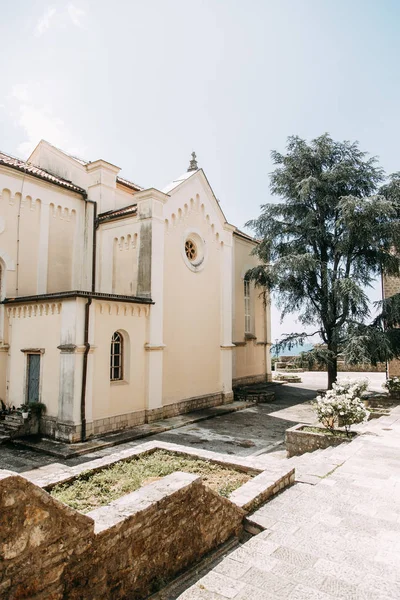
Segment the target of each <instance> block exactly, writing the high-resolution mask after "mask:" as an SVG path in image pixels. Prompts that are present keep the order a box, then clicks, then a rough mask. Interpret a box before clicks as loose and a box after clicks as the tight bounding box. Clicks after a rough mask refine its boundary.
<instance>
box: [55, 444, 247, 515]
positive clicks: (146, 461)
mask: <svg viewBox="0 0 400 600" xmlns="http://www.w3.org/2000/svg"><path fill="white" fill-rule="evenodd" d="M175 471H184V472H185V473H195V474H196V475H200V476H201V477H202V479H203V482H204V483H205V484H206V485H208V486H209V487H210V488H211V489H212V490H214V491H215V492H218V494H220V495H221V496H225V497H227V496H229V495H230V494H231V492H233V491H234V490H236V489H237V488H238V487H240V486H241V485H243V484H244V483H246V482H247V481H249V479H251V477H252V475H249V474H247V473H241V472H240V471H235V470H234V469H232V468H229V467H223V466H221V465H218V464H215V463H212V462H208V461H205V460H200V459H196V458H190V457H186V456H181V455H179V454H175V453H173V452H167V451H165V450H156V452H153V453H152V454H147V455H145V456H141V457H139V458H133V459H132V460H129V461H121V462H118V463H115V464H114V465H111V466H110V467H107V468H105V469H102V470H101V471H97V472H96V473H91V472H90V471H87V472H85V473H82V474H81V475H79V476H78V477H77V478H76V479H74V480H73V481H70V482H68V483H63V484H60V485H57V486H55V487H54V488H53V489H52V490H51V492H50V494H51V495H52V496H53V497H54V498H57V500H60V501H61V502H64V504H68V506H71V507H72V508H75V509H76V510H79V511H80V512H83V513H87V512H89V511H91V510H93V509H94V508H98V507H99V506H104V505H105V504H108V503H109V502H111V501H112V500H116V499H117V498H120V497H121V496H124V495H125V494H129V493H130V492H134V491H135V490H137V489H139V488H140V487H141V486H142V485H146V484H147V483H151V482H152V481H156V480H157V479H160V478H161V477H165V475H170V474H171V473H174V472H175Z"/></svg>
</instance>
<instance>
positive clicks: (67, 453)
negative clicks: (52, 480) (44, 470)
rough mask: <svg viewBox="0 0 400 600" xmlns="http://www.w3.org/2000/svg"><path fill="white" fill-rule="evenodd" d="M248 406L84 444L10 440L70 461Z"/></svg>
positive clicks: (184, 417)
mask: <svg viewBox="0 0 400 600" xmlns="http://www.w3.org/2000/svg"><path fill="white" fill-rule="evenodd" d="M251 406H254V402H231V403H230V404H221V405H220V406H214V407H210V408H203V409H201V410H196V411H193V412H189V413H185V414H183V415H177V416H176V417H170V418H169V419H162V420H160V421H154V422H153V423H145V424H144V425H138V426H137V427H131V428H129V429H126V430H124V431H118V432H114V433H106V434H104V435H103V436H98V437H95V438H91V439H90V440H88V441H87V442H78V443H76V444H67V443H65V442H59V441H57V440H52V439H48V438H36V439H34V438H22V439H17V440H13V443H14V444H16V445H19V446H22V447H23V448H30V449H31V450H35V451H37V452H44V453H45V454H49V455H50V456H56V457H58V458H63V459H67V458H73V457H74V456H82V455H84V454H88V453H89V452H94V451H96V450H101V449H102V448H111V447H113V446H117V445H119V444H124V443H126V442H129V441H132V440H139V439H141V438H146V437H150V436H151V435H157V434H160V433H164V432H166V431H171V430H173V429H179V428H181V427H185V426H186V425H190V424H192V423H197V422H200V421H206V420H208V419H212V418H214V417H220V416H223V415H228V414H230V413H234V412H237V411H239V410H244V409H246V408H249V407H251Z"/></svg>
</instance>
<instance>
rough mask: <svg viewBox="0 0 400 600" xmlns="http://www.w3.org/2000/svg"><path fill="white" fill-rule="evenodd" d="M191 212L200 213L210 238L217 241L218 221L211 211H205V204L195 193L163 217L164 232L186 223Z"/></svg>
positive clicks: (219, 234) (219, 231)
mask: <svg viewBox="0 0 400 600" xmlns="http://www.w3.org/2000/svg"><path fill="white" fill-rule="evenodd" d="M193 212H195V213H197V214H201V216H202V218H203V221H204V222H205V223H206V225H207V229H208V231H209V233H210V234H211V237H212V240H213V241H215V242H217V243H218V242H219V241H220V238H221V235H222V229H221V227H220V223H219V222H218V221H217V220H216V219H214V217H213V216H212V215H211V214H210V212H211V211H210V212H207V211H206V207H205V204H204V202H202V201H201V198H200V195H199V194H196V195H195V197H194V198H190V199H189V200H185V201H183V205H182V206H179V207H177V208H176V209H175V210H174V212H172V213H171V214H170V215H168V216H167V217H166V218H165V221H164V222H165V229H166V233H167V234H168V231H169V230H170V229H172V228H174V227H176V226H177V225H180V224H182V223H186V221H187V218H188V216H189V215H190V214H191V213H193Z"/></svg>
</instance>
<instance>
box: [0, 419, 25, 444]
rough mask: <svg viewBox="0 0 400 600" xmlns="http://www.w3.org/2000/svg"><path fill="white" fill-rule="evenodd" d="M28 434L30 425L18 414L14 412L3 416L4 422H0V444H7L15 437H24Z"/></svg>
mask: <svg viewBox="0 0 400 600" xmlns="http://www.w3.org/2000/svg"><path fill="white" fill-rule="evenodd" d="M30 418H32V417H30ZM29 432H30V425H29V424H28V423H27V422H26V420H25V419H23V417H22V415H21V414H20V413H17V412H14V413H11V414H9V415H5V417H4V420H1V421H0V444H4V443H5V442H9V441H10V440H12V439H13V438H15V437H19V436H21V435H26V434H27V433H29Z"/></svg>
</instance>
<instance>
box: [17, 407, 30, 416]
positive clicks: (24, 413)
mask: <svg viewBox="0 0 400 600" xmlns="http://www.w3.org/2000/svg"><path fill="white" fill-rule="evenodd" d="M19 410H20V411H21V413H22V418H23V419H27V418H28V417H29V404H21V406H20V407H19Z"/></svg>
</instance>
